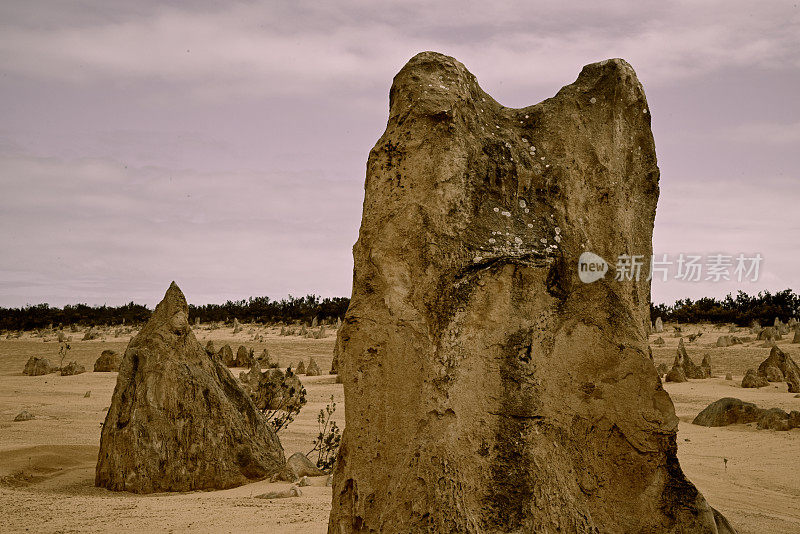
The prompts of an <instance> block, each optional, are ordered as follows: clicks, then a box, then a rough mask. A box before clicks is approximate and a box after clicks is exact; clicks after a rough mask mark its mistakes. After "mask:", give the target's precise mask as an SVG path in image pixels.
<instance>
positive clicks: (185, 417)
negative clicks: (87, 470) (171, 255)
mask: <svg viewBox="0 0 800 534" xmlns="http://www.w3.org/2000/svg"><path fill="white" fill-rule="evenodd" d="M187 318H188V307H187V304H186V299H185V298H184V296H183V293H181V291H180V289H178V286H177V285H175V283H174V282H173V283H172V285H171V286H170V288H169V290H168V291H167V293H166V295H165V296H164V300H163V301H161V303H160V304H159V305H158V306H157V307H156V309H155V311H154V312H153V314H152V316H151V318H150V320H149V321H148V322H147V324H146V325H145V326H144V328H142V330H141V331H140V332H139V334H138V335H137V336H136V337H134V338H133V339H132V340H131V341H130V343H129V344H128V347H127V349H126V350H125V356H124V358H123V361H122V365H121V367H120V371H119V375H118V378H117V385H116V388H115V389H114V395H113V397H112V400H111V408H110V409H109V411H108V414H107V416H106V420H105V423H104V424H103V430H102V435H101V438H100V454H99V457H98V462H97V471H96V478H95V483H96V485H97V486H102V487H106V488H108V489H111V490H115V491H122V490H125V491H131V492H135V493H150V492H156V491H190V490H200V489H218V488H228V487H233V486H237V485H240V484H243V483H245V482H248V481H251V480H257V479H261V478H264V477H267V476H270V475H272V474H274V473H276V472H278V471H280V470H282V469H283V467H284V465H285V458H284V454H283V449H282V447H281V444H280V442H279V441H278V438H277V437H276V436H275V434H274V433H273V432H272V429H271V428H270V427H269V425H268V424H267V422H266V421H265V420H264V417H263V416H262V414H261V413H260V412H259V411H258V410H257V409H256V408H255V406H254V405H253V403H252V401H251V400H250V398H249V397H248V396H247V395H246V394H245V393H244V392H243V391H242V389H241V388H240V387H239V386H238V384H237V382H236V380H235V379H234V377H233V376H232V375H231V373H230V371H228V370H227V369H226V368H225V367H223V365H222V364H221V363H220V362H219V361H218V360H217V359H216V358H212V357H210V356H209V355H208V354H207V353H206V351H205V349H204V348H203V347H202V346H201V345H200V343H199V342H198V341H197V339H196V338H195V336H194V333H193V332H192V330H191V328H190V327H189V323H188V319H187Z"/></svg>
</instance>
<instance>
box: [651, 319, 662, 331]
mask: <svg viewBox="0 0 800 534" xmlns="http://www.w3.org/2000/svg"><path fill="white" fill-rule="evenodd" d="M653 327H654V330H655V331H656V334H660V333H661V332H663V331H664V321H662V320H661V317H656V322H655V323H654V324H653Z"/></svg>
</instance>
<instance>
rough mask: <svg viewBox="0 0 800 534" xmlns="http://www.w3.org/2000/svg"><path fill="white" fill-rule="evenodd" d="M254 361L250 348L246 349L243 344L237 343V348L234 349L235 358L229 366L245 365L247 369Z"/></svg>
mask: <svg viewBox="0 0 800 534" xmlns="http://www.w3.org/2000/svg"><path fill="white" fill-rule="evenodd" d="M255 361H256V359H255V358H254V357H253V352H252V350H247V347H245V346H244V345H239V350H237V351H236V358H235V359H234V360H233V365H231V366H230V367H247V368H248V369H249V368H250V367H252V366H253V363H255Z"/></svg>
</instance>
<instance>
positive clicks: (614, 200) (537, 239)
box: [328, 52, 721, 534]
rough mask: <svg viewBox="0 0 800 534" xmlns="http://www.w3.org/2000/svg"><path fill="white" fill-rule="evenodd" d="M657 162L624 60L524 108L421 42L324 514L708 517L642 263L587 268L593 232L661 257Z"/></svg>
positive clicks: (367, 521) (372, 162)
mask: <svg viewBox="0 0 800 534" xmlns="http://www.w3.org/2000/svg"><path fill="white" fill-rule="evenodd" d="M658 173H659V171H658V167H657V165H656V157H655V146H654V142H653V138H652V133H651V131H650V115H649V107H648V105H647V101H646V99H645V96H644V92H643V90H642V87H641V85H640V84H639V82H638V80H637V78H636V74H635V73H634V71H633V69H632V68H631V67H630V65H628V64H627V63H626V62H625V61H623V60H620V59H612V60H607V61H603V62H600V63H595V64H592V65H587V66H586V67H584V69H583V71H582V72H581V74H580V76H578V79H577V80H576V81H575V83H573V84H571V85H568V86H566V87H564V88H563V89H561V90H560V91H559V92H558V94H557V95H556V96H555V97H553V98H550V99H547V100H545V101H543V102H542V103H540V104H537V105H534V106H529V107H526V108H522V109H512V108H507V107H503V106H501V105H500V104H498V103H497V102H496V101H495V100H494V99H492V97H491V96H489V95H487V94H486V93H484V92H483V91H482V90H481V88H480V87H479V86H478V83H477V82H476V80H475V77H474V76H473V75H472V74H470V73H469V72H468V71H467V70H466V68H465V67H464V66H463V65H462V64H461V63H459V62H457V61H456V60H454V59H453V58H450V57H446V56H442V55H440V54H435V53H432V52H425V53H422V54H419V55H417V56H415V57H414V58H413V59H412V60H411V61H409V63H408V64H407V65H406V66H405V67H404V68H403V69H402V70H401V71H400V73H399V74H398V75H397V76H396V77H395V79H394V83H393V85H392V89H391V91H390V116H389V121H388V125H387V128H386V132H385V133H384V134H383V136H382V137H381V139H380V140H379V141H378V143H377V144H376V145H375V147H374V148H373V150H372V151H371V153H370V158H369V161H368V163H367V179H366V186H365V198H364V204H363V210H364V211H363V218H362V223H361V229H360V232H359V239H358V242H357V243H356V245H355V246H354V248H353V255H354V272H353V293H352V299H351V301H350V306H349V309H348V311H347V315H346V318H345V320H344V324H343V325H342V328H341V329H340V330H339V334H338V335H339V337H340V338H341V344H342V347H341V353H340V356H341V357H340V359H339V371H340V376H341V377H343V381H344V392H345V405H346V407H347V409H346V414H345V418H346V426H345V429H344V435H343V438H342V445H341V447H340V449H339V455H338V459H337V462H336V468H335V469H336V471H335V474H334V478H333V489H332V492H333V498H332V508H331V515H330V521H329V527H328V531H329V532H331V533H333V532H335V533H336V534H349V533H356V532H359V533H360V532H382V533H385V534H394V533H409V532H461V533H466V534H470V533H479V532H541V533H544V532H582V533H583V532H602V533H611V534H616V533H623V532H673V533H674V532H687V533H688V532H707V533H712V532H717V531H718V529H717V525H718V524H720V522H721V521H720V520H715V514H714V512H713V510H712V508H711V507H710V506H709V505H708V503H707V502H706V501H705V499H704V498H703V496H702V495H701V494H700V492H699V491H698V490H697V489H696V488H695V487H694V486H693V485H692V484H691V482H689V481H688V480H687V479H686V477H685V476H684V474H683V473H682V471H681V468H680V465H679V462H678V459H677V456H676V450H677V444H676V430H677V424H678V419H677V417H676V415H675V410H674V407H673V405H672V402H671V400H670V398H669V395H668V394H667V393H666V391H664V389H663V388H662V386H661V383H660V380H659V377H658V376H657V374H656V371H655V367H654V366H653V364H652V362H651V361H650V360H649V358H648V356H647V336H646V332H647V330H646V324H647V321H649V311H650V310H649V302H650V283H649V281H646V280H645V278H646V277H640V278H639V279H638V280H636V279H633V280H626V281H624V282H615V281H613V280H611V277H605V278H603V277H602V276H601V277H600V278H595V279H594V281H593V282H584V281H582V279H581V277H580V276H579V275H580V273H581V271H580V270H579V268H578V265H579V258H580V257H581V256H582V254H583V253H584V252H589V251H590V250H591V254H594V255H595V256H597V257H600V258H605V259H606V260H608V259H610V258H616V257H617V255H618V254H620V251H631V253H635V254H641V255H643V256H644V257H645V258H648V257H650V255H651V253H652V228H653V220H654V216H655V206H656V202H657V195H658ZM633 251H635V252H633ZM583 257H584V259H585V260H586V261H587V262H589V261H595V262H596V261H597V260H596V259H594V258H593V257H589V256H583ZM586 258H589V259H586ZM592 265H593V266H595V265H596V264H595V263H592ZM587 273H588V270H587ZM583 274H584V275H585V274H586V273H583ZM592 274H596V271H595V272H594V273H592Z"/></svg>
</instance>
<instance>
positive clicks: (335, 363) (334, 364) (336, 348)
mask: <svg viewBox="0 0 800 534" xmlns="http://www.w3.org/2000/svg"><path fill="white" fill-rule="evenodd" d="M340 327H341V325H340ZM338 331H339V329H338V328H337V336H336V343H335V344H334V345H333V359H332V360H331V370H330V371H328V374H332V375H338V374H339V353H340V352H341V351H342V342H341V338H340V337H339V336H338Z"/></svg>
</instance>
